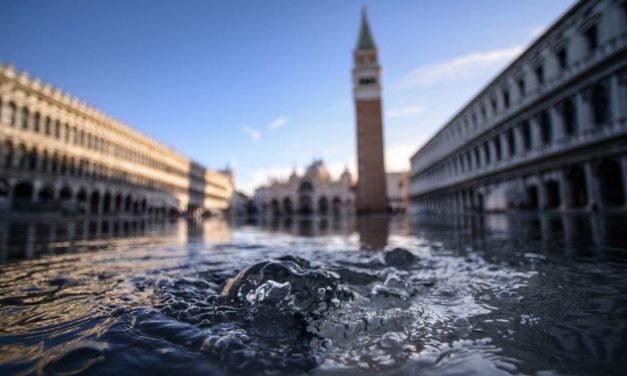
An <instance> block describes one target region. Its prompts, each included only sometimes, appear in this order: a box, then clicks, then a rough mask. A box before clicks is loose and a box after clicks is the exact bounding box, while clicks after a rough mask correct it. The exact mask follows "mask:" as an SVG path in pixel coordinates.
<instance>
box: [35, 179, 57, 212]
mask: <svg viewBox="0 0 627 376" xmlns="http://www.w3.org/2000/svg"><path fill="white" fill-rule="evenodd" d="M37 202H38V203H39V205H40V206H41V207H42V208H44V209H52V206H53V205H54V187H53V186H52V185H51V184H46V185H45V186H43V187H41V188H40V189H39V192H37Z"/></svg>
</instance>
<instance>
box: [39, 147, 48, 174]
mask: <svg viewBox="0 0 627 376" xmlns="http://www.w3.org/2000/svg"><path fill="white" fill-rule="evenodd" d="M48 165H49V158H48V150H44V151H43V152H42V153H41V166H40V167H39V168H40V171H42V172H47V171H48Z"/></svg>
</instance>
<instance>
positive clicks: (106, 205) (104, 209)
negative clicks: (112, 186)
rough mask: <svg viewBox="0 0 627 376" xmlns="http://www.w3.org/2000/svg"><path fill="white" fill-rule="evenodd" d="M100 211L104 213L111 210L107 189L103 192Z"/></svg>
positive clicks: (109, 194)
mask: <svg viewBox="0 0 627 376" xmlns="http://www.w3.org/2000/svg"><path fill="white" fill-rule="evenodd" d="M102 212H103V213H105V214H107V213H110V212H111V193H110V192H109V191H107V192H105V194H104V196H103V197H102Z"/></svg>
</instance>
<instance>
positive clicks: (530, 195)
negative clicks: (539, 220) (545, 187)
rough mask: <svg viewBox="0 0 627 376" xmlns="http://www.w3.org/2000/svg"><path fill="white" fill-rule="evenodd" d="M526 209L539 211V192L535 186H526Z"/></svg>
mask: <svg viewBox="0 0 627 376" xmlns="http://www.w3.org/2000/svg"><path fill="white" fill-rule="evenodd" d="M527 208H528V209H533V210H538V209H540V192H539V190H538V186H537V185H536V184H530V185H528V186H527Z"/></svg>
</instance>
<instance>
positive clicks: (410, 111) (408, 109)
mask: <svg viewBox="0 0 627 376" xmlns="http://www.w3.org/2000/svg"><path fill="white" fill-rule="evenodd" d="M425 109H426V107H425V106H423V105H420V104H415V103H414V104H411V103H407V104H398V105H394V106H392V108H390V110H389V111H387V113H386V115H387V117H388V118H390V119H397V118H402V117H406V116H411V115H416V114H419V113H421V112H423V111H424V110H425Z"/></svg>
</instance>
